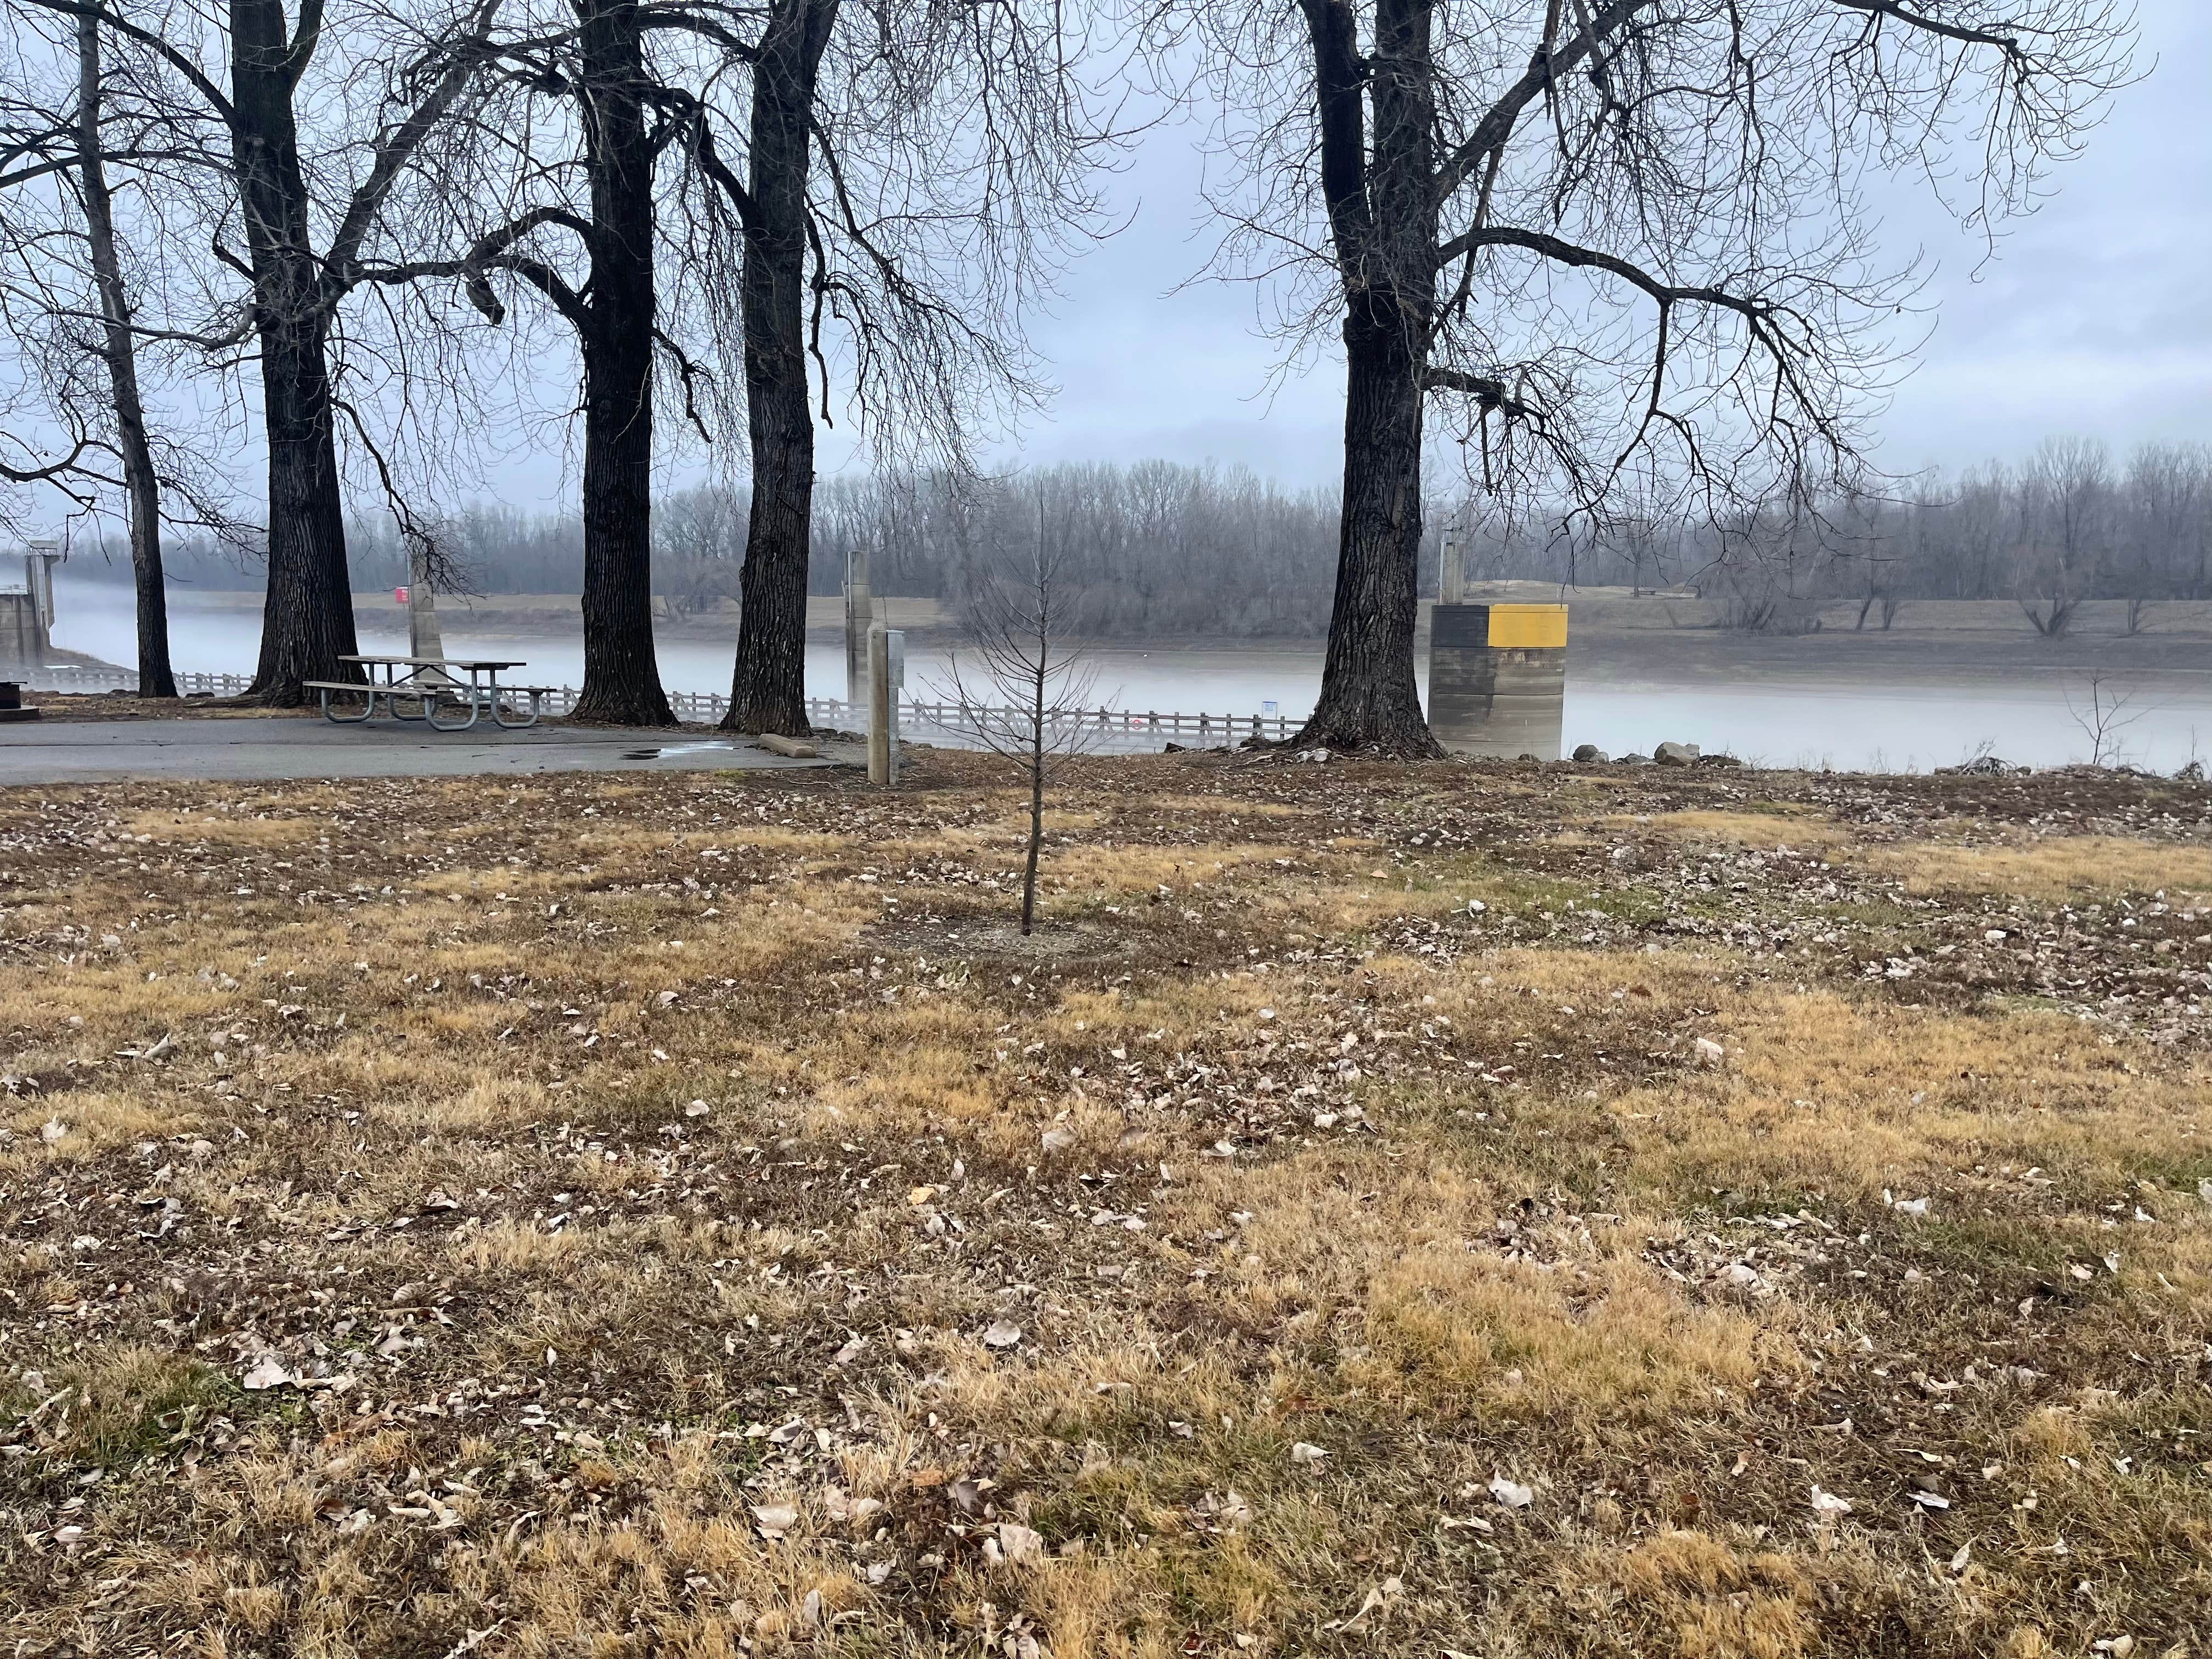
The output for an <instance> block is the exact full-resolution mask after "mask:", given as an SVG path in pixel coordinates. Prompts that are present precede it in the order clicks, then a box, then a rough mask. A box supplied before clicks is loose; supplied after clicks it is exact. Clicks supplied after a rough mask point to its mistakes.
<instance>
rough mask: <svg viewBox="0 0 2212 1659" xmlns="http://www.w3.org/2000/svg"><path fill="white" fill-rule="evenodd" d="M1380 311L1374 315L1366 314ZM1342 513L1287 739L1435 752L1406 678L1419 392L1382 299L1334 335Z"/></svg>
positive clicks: (1414, 560)
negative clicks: (1323, 633)
mask: <svg viewBox="0 0 2212 1659" xmlns="http://www.w3.org/2000/svg"><path fill="white" fill-rule="evenodd" d="M1378 311H1381V312H1383V313H1385V314H1383V315H1382V316H1379V317H1378V316H1376V315H1375V314H1374V313H1376V312H1378ZM1344 347H1345V357H1346V374H1345V382H1346V395H1345V404H1344V516H1343V521H1342V528H1341V530H1340V535H1339V540H1338V545H1337V562H1336V597H1335V603H1334V607H1333V608H1332V610H1331V611H1330V613H1329V623H1328V658H1327V659H1326V661H1325V663H1324V665H1323V666H1322V687H1321V697H1320V700H1319V701H1318V702H1316V704H1315V705H1314V712H1313V715H1312V717H1311V718H1310V720H1307V721H1306V724H1305V727H1304V730H1303V731H1301V732H1299V733H1298V735H1297V737H1296V738H1293V739H1291V741H1292V742H1294V743H1297V744H1322V745H1325V746H1327V747H1328V748H1332V749H1339V748H1340V749H1375V750H1383V751H1386V752H1388V753H1390V754H1395V755H1407V756H1426V755H1436V754H1441V753H1442V752H1443V750H1442V749H1441V748H1440V747H1439V745H1438V744H1437V741H1436V739H1435V738H1433V737H1431V735H1430V733H1429V726H1428V722H1427V720H1425V719H1424V718H1423V716H1422V714H1421V698H1420V691H1419V687H1418V686H1417V685H1416V684H1415V683H1414V678H1413V628H1414V624H1415V623H1416V621H1417V620H1418V618H1419V609H1420V596H1419V590H1418V588H1417V587H1416V586H1415V573H1416V570H1417V568H1418V562H1419V556H1420V548H1421V386H1420V381H1419V378H1418V376H1419V368H1418V367H1417V366H1416V365H1415V364H1414V363H1413V362H1411V361H1410V358H1411V356H1412V354H1411V353H1410V352H1409V351H1408V350H1407V342H1406V334H1405V330H1404V328H1403V326H1402V325H1401V322H1400V320H1399V319H1398V317H1397V316H1396V315H1395V306H1394V305H1392V304H1391V303H1390V301H1389V300H1388V299H1387V298H1380V299H1371V300H1370V301H1367V302H1366V303H1364V304H1360V303H1358V302H1355V304H1354V306H1353V311H1352V317H1351V318H1350V319H1347V321H1346V324H1345V329H1344Z"/></svg>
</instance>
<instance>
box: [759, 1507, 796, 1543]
mask: <svg viewBox="0 0 2212 1659" xmlns="http://www.w3.org/2000/svg"><path fill="white" fill-rule="evenodd" d="M753 1519H754V1520H755V1521H757V1522H759V1523H760V1529H761V1533H762V1534H763V1536H764V1537H769V1538H781V1537H782V1536H783V1535H784V1534H786V1533H787V1532H789V1531H790V1530H791V1529H792V1528H793V1527H795V1526H797V1525H798V1524H799V1511H798V1510H797V1509H796V1508H794V1507H793V1505H791V1504H755V1505H754V1506H753Z"/></svg>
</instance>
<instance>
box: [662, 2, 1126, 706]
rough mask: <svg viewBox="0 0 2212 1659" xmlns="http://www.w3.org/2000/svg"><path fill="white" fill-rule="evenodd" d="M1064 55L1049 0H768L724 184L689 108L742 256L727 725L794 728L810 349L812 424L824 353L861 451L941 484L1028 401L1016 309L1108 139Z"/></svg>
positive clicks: (827, 409)
mask: <svg viewBox="0 0 2212 1659" xmlns="http://www.w3.org/2000/svg"><path fill="white" fill-rule="evenodd" d="M1084 46H1085V40H1084V38H1083V36H1082V33H1081V32H1080V30H1079V29H1078V28H1075V27H1072V26H1071V24H1070V22H1069V21H1068V19H1067V18H1066V16H1065V15H1063V9H1062V7H1061V6H1060V4H1058V3H1056V0H997V3H992V4H983V5H978V4H975V3H973V0H769V3H768V4H767V5H766V7H765V8H764V15H763V21H762V22H761V25H760V28H759V33H758V34H757V38H756V39H755V40H753V41H752V42H751V45H750V51H749V52H745V53H743V54H741V58H742V61H743V63H744V66H745V67H746V68H747V69H748V70H749V71H750V75H749V76H748V77H747V79H746V82H745V85H744V97H745V100H746V119H745V122H744V129H745V131H746V134H747V138H746V144H745V156H744V179H743V181H742V182H740V180H739V179H738V173H737V170H736V169H735V168H733V167H728V166H725V165H723V164H722V163H721V161H720V157H719V155H717V153H716V151H715V149H714V144H713V143H712V139H713V135H714V131H715V124H714V122H713V121H712V120H711V119H708V118H702V121H701V123H700V125H699V126H698V128H697V137H698V143H696V148H695V155H696V158H697V161H698V162H699V165H700V167H701V168H702V171H703V172H705V173H707V174H708V176H709V177H710V178H711V179H714V182H715V183H716V184H717V185H719V186H720V190H721V191H722V195H723V198H724V200H725V201H726V204H728V209H729V212H730V215H731V216H732V219H733V220H734V223H733V224H732V225H730V226H729V227H728V229H727V233H726V234H728V235H729V236H730V237H732V238H733V239H734V240H736V241H737V242H738V244H739V246H740V247H741V256H740V258H739V261H738V282H737V283H736V284H735V289H736V292H737V294H738V299H739V308H738V310H739V314H738V319H737V320H738V331H739V332H740V333H741V335H742V338H743V360H744V366H745V416H746V430H747V434H748V438H749V441H750V459H751V471H752V479H751V483H752V493H751V507H750V512H751V518H750V525H749V527H748V531H747V534H746V539H745V561H744V615H743V618H742V620H741V622H740V623H739V629H738V649H737V657H736V661H735V663H734V664H733V665H732V676H731V688H730V709H729V714H728V715H727V717H726V719H725V720H724V721H723V724H724V725H725V726H728V727H729V728H731V729H732V730H738V731H747V732H783V733H787V734H797V733H800V732H804V731H805V727H806V705H805V645H806V635H805V629H806V589H807V583H806V574H807V566H808V561H809V555H810V551H811V546H810V543H811V523H812V517H813V491H814V419H815V411H814V410H812V409H811V408H810V399H809V373H808V366H809V362H810V359H811V362H812V364H813V367H814V369H815V371H816V372H817V374H818V376H819V380H820V398H821V403H820V410H819V413H820V416H821V418H822V419H823V422H825V423H827V422H829V421H830V420H831V418H832V400H831V396H830V380H831V368H832V362H833V357H834V360H835V361H836V363H837V365H838V367H839V368H840V369H841V370H842V379H843V380H844V381H845V383H846V385H847V386H848V398H847V403H848V408H849V409H850V410H851V411H852V412H853V414H854V416H856V417H857V419H858V421H859V422H860V428H861V430H862V432H863V433H864V435H866V436H867V437H868V439H869V440H870V441H871V443H872V446H873V447H874V448H875V450H876V453H878V457H879V458H882V459H899V458H912V457H915V456H924V457H927V458H929V459H933V460H934V461H935V462H936V463H937V464H939V465H941V466H944V467H945V468H946V469H948V470H949V471H951V473H952V474H954V475H955V476H964V475H966V474H968V473H969V472H970V471H972V453H971V449H970V444H971V438H972V434H973V433H974V431H975V428H976V427H977V426H978V425H980V424H981V423H983V422H985V421H986V420H987V419H988V418H989V417H990V416H992V415H993V414H994V412H996V411H1002V410H1020V409H1022V408H1024V407H1026V406H1029V405H1031V404H1035V403H1036V401H1037V400H1038V398H1040V397H1041V396H1042V391H1043V386H1042V382H1041V380H1039V379H1038V377H1037V376H1036V374H1035V372H1034V371H1033V370H1032V368H1030V364H1029V362H1028V359H1027V356H1026V354H1025V352H1024V349H1023V346H1022V342H1021V318H1022V314H1023V311H1024V307H1025V306H1026V305H1027V304H1028V303H1029V302H1030V301H1031V300H1033V299H1034V298H1035V297H1036V294H1037V292H1038V290H1039V288H1040V285H1041V284H1042V283H1043V282H1044V281H1046V280H1048V276H1049V273H1050V271H1051V270H1052V268H1053V265H1054V259H1055V257H1056V255H1057V253H1058V252H1059V250H1060V249H1061V248H1062V247H1063V246H1065V245H1066V239H1067V238H1068V237H1069V236H1070V235H1071V234H1081V233H1082V232H1083V231H1084V230H1085V229H1086V228H1088V226H1089V225H1090V224H1091V222H1092V220H1093V219H1094V217H1095V214H1096V210H1097V203H1096V199H1095V197H1094V196H1093V194H1092V192H1091V185H1090V183H1089V167H1090V162H1091V156H1092V154H1093V152H1094V151H1095V150H1096V149H1097V147H1098V146H1100V145H1101V144H1103V143H1110V142H1111V135H1110V134H1109V133H1108V132H1106V131H1103V128H1102V127H1101V125H1099V124H1098V123H1097V121H1096V120H1094V119H1093V118H1092V116H1091V112H1090V110H1089V108H1088V107H1087V105H1086V101H1085V86H1084V85H1083V83H1082V82H1081V81H1080V80H1079V74H1078V71H1079V66H1080V64H1081V63H1082V61H1083V58H1084ZM825 319H827V320H829V322H831V323H833V324H835V325H837V332H838V333H839V334H840V335H842V338H833V339H832V340H830V341H829V346H828V349H826V350H825V345H824V339H823V324H824V321H825Z"/></svg>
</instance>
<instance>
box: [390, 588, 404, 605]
mask: <svg viewBox="0 0 2212 1659" xmlns="http://www.w3.org/2000/svg"><path fill="white" fill-rule="evenodd" d="M392 603H393V604H394V605H404V604H406V603H407V590H406V589H405V588H404V587H395V588H393V589H392Z"/></svg>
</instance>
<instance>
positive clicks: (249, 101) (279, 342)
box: [10, 0, 498, 705]
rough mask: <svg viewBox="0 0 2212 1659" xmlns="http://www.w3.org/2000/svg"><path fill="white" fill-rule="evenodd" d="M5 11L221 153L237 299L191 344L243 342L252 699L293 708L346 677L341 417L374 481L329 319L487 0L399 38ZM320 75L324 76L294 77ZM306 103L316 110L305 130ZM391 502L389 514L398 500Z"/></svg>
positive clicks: (340, 23) (438, 4) (90, 2)
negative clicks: (254, 507)
mask: <svg viewBox="0 0 2212 1659" xmlns="http://www.w3.org/2000/svg"><path fill="white" fill-rule="evenodd" d="M10 4H11V5H14V6H17V7H21V8H24V9H29V10H34V11H44V12H46V13H48V14H51V15H56V16H58V17H63V18H66V19H69V20H70V21H72V22H74V21H78V20H85V19H88V20H90V21H92V22H94V24H96V25H97V27H99V28H100V31H101V32H102V33H103V35H105V36H106V37H107V38H108V39H109V40H112V41H113V42H115V43H116V44H117V45H118V46H124V45H127V46H131V47H134V48H137V57H136V58H135V59H134V60H133V62H134V64H135V65H136V67H137V73H138V74H139V76H140V79H139V81H138V83H137V88H136V92H137V95H138V96H139V97H140V98H141V99H142V100H143V101H144V102H146V103H147V104H148V105H149V106H152V105H155V104H159V105H160V106H161V107H162V108H163V109H164V111H165V112H166V116H167V122H168V124H169V125H170V126H171V127H172V128H173V130H174V131H178V132H179V133H191V134H197V133H201V132H211V133H213V134H216V135H217V136H218V137H219V138H220V141H221V143H222V145H223V146H224V147H225V148H226V149H227V151H228V166H227V167H226V168H225V169H224V171H223V173H222V176H221V179H220V184H221V186H222V188H221V191H220V192H218V193H216V194H214V195H211V197H210V203H209V216H210V223H209V224H208V226H207V229H208V232H209V234H210V237H211V240H212V248H213V252H214V255H215V258H216V260H217V261H219V262H220V264H222V266H224V267H227V268H228V270H229V271H230V272H231V273H233V274H234V276H238V277H240V278H243V279H244V280H245V282H246V284H247V287H248V291H249V298H248V300H247V301H246V304H245V305H244V307H236V306H234V305H229V306H222V305H219V306H218V307H216V315H214V316H213V317H211V318H210V319H209V321H208V322H207V323H206V324H205V325H204V326H202V327H201V328H200V329H198V330H197V331H193V332H192V335H191V337H192V338H193V339H194V340H196V342H197V343H200V344H202V345H204V346H205V347H207V348H208V349H210V350H211V351H213V352H215V353H217V354H220V355H222V356H225V357H226V358H228V357H232V356H234V355H235V353H236V352H237V349H238V348H239V347H240V345H242V344H243V343H246V341H248V340H251V341H252V343H253V346H254V351H253V354H252V356H253V361H254V363H255V366H256V367H257V368H258V374H259V380H260V387H261V399H260V420H261V426H262V430H263V437H264V441H265V442H266V446H267V451H268V486H267V500H266V507H267V512H268V519H269V528H268V595H267V599H266V603H265V605H264V611H263V621H262V633H261V653H260V660H259V663H258V666H257V668H256V671H255V675H254V683H253V695H255V696H258V698H260V699H261V700H262V701H264V702H270V703H276V704H284V705H291V704H296V703H299V702H301V701H303V700H304V697H305V692H304V690H303V689H302V685H303V682H304V681H306V680H307V679H311V678H334V677H342V676H343V668H342V665H341V664H340V663H339V661H338V659H339V657H340V656H342V655H343V654H345V653H350V652H351V651H352V650H353V649H354V646H355V636H354V623H353V604H352V592H351V585H350V582H349V580H348V575H347V569H346V555H345V513H344V501H343V477H342V475H341V471H340V467H339V461H338V436H337V435H338V422H339V419H340V417H341V416H344V417H345V418H346V419H347V421H348V422H349V425H350V426H351V427H352V428H353V429H354V434H355V436H356V439H357V440H359V441H361V442H362V445H363V446H364V447H368V449H370V450H371V452H372V459H374V461H375V462H376V463H377V465H378V470H379V471H380V474H383V475H385V476H386V478H387V480H388V478H389V473H390V469H389V468H388V466H387V465H386V464H385V462H384V459H383V457H382V456H381V455H380V454H377V453H374V441H373V439H372V438H371V436H370V434H369V431H368V423H367V422H366V421H365V420H364V419H363V418H362V412H361V410H359V409H358V408H357V407H356V406H354V405H352V404H349V401H348V400H347V399H346V398H343V397H341V396H338V395H337V394H336V393H335V392H334V390H333V384H332V373H331V347H332V338H333V331H334V329H335V327H336V325H337V313H338V308H339V306H340V304H341V302H342V301H343V300H344V299H345V297H346V296H347V295H349V294H350V293H352V292H353V291H354V290H355V289H356V288H357V287H358V286H359V285H360V284H361V283H363V282H364V281H367V280H369V277H368V268H369V266H370V265H371V264H374V263H378V262H379V258H380V253H383V252H388V251H389V250H387V249H383V248H381V246H380V243H381V241H382V238H383V236H384V234H385V232H386V229H387V228H388V215H389V211H390V209H391V207H392V202H393V198H394V195H395V192H397V191H399V190H400V189H401V187H402V185H403V184H404V182H405V180H406V179H407V177H408V174H409V171H410V167H411V165H412V163H413V161H414V160H415V158H416V154H417V152H418V151H419V150H420V149H422V145H423V144H424V143H425V142H426V141H427V140H428V138H429V137H431V136H432V135H433V134H434V133H435V132H436V131H438V130H439V129H440V127H441V125H442V124H443V123H444V122H445V121H447V119H448V118H450V117H451V116H452V115H453V112H454V111H455V109H456V106H458V105H459V104H460V103H461V102H462V100H463V99H464V97H465V94H467V93H468V92H469V91H470V89H471V86H472V85H473V84H474V83H475V82H476V80H477V72H478V70H479V69H480V68H481V67H482V64H483V50H482V43H483V34H484V31H485V29H486V28H487V27H489V23H490V21H491V19H492V17H493V15H494V13H495V8H496V6H497V4H498V0H452V3H448V0H425V3H424V4H423V5H422V7H421V8H420V9H418V10H417V11H416V13H415V14H414V15H411V16H410V17H409V18H408V19H406V20H404V23H402V24H400V26H398V27H391V25H392V22H393V20H392V19H391V18H390V16H389V15H387V14H385V13H382V12H380V11H376V10H374V9H369V8H366V7H361V8H349V9H348V10H347V12H345V13H344V14H343V15H341V16H340V17H338V18H335V19H326V17H325V0H300V4H299V12H298V16H297V19H296V21H295V20H294V19H293V18H292V17H290V16H289V15H287V13H286V10H285V7H284V3H283V0H209V3H207V4H205V5H204V6H200V5H195V4H194V3H192V0H174V3H173V4H172V5H171V7H170V9H167V10H166V11H153V12H149V13H146V14H143V15H141V14H137V13H135V12H131V11H126V10H125V9H123V8H122V7H120V6H119V5H118V4H115V3H113V0H10ZM326 25H329V26H326ZM319 65H320V66H321V67H322V68H323V70H324V71H325V73H324V74H323V76H321V77H320V78H319V80H318V81H316V82H309V79H308V76H309V73H310V70H313V69H316V68H317V67H318V66H319ZM303 106H305V107H307V108H308V109H309V110H311V111H312V112H313V116H314V126H313V129H312V130H310V131H308V132H307V133H305V134H304V135H303V129H302V122H301V109H302V107H303ZM234 235H242V237H243V239H244V242H245V251H244V252H243V254H242V255H241V254H240V252H236V251H234V249H233V248H232V246H230V241H231V239H232V237H233V236H234ZM226 313H228V314H226ZM394 507H395V509H396V510H397V511H398V512H400V513H401V514H402V517H403V521H405V520H406V519H407V517H408V514H407V509H406V507H405V506H404V502H400V501H397V500H396V499H395V501H394Z"/></svg>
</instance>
